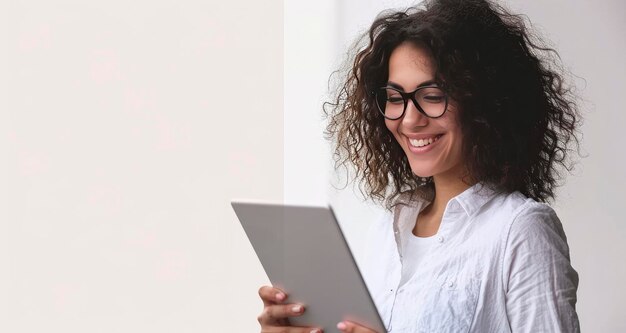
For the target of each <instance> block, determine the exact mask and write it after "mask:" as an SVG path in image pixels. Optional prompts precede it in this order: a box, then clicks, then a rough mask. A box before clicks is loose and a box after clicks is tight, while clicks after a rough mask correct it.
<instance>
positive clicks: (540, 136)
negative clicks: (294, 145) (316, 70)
mask: <svg viewBox="0 0 626 333" xmlns="http://www.w3.org/2000/svg"><path fill="white" fill-rule="evenodd" d="M367 37H369V38H368V41H369V43H368V45H366V46H365V47H364V48H363V49H361V50H360V51H358V52H356V55H355V58H354V60H353V62H352V63H351V64H352V66H351V68H350V70H349V72H348V73H347V75H346V76H345V78H344V79H343V81H342V83H341V85H340V86H339V87H338V89H337V92H338V94H337V97H336V99H335V100H334V102H332V103H327V104H326V105H325V112H326V115H327V117H328V119H329V123H328V126H327V132H326V133H327V136H328V138H330V139H333V142H334V144H335V158H336V162H337V165H338V166H340V165H345V166H349V167H352V168H354V170H355V171H356V172H355V177H356V179H357V180H359V181H360V185H361V188H362V190H363V193H365V194H367V196H368V198H370V199H372V200H374V201H376V202H378V203H380V204H381V205H383V206H385V207H386V208H387V209H388V214H386V215H385V216H384V218H383V219H381V220H380V221H379V222H378V223H376V224H375V225H374V226H373V227H372V229H371V232H370V236H369V238H368V241H367V242H366V246H367V248H368V250H369V256H368V257H367V258H368V259H367V260H368V263H367V264H366V265H364V267H362V269H363V271H362V273H363V277H364V279H365V281H366V283H367V285H368V288H369V290H370V294H371V295H372V298H373V300H374V302H375V304H376V306H377V308H378V311H379V313H380V316H381V318H382V320H383V322H384V324H385V326H386V328H387V330H388V331H393V332H521V331H523V332H546V331H549V332H576V331H579V330H580V329H579V324H578V315H577V313H576V293H577V288H578V274H577V272H576V271H575V270H574V268H572V266H571V264H570V258H569V247H568V244H567V241H566V237H565V234H564V232H563V228H562V225H561V222H560V220H559V218H558V217H557V215H556V213H555V212H554V210H553V209H552V208H551V207H550V206H549V205H547V204H546V202H547V201H549V200H552V199H554V189H555V187H556V186H558V185H559V184H558V180H559V177H558V176H559V174H558V172H559V169H560V168H563V167H564V168H566V169H569V168H570V166H571V165H570V163H569V160H568V152H569V149H570V144H572V143H574V144H578V138H577V137H576V133H577V129H578V126H579V119H580V117H579V115H578V109H577V104H576V103H575V101H576V96H574V95H573V94H572V93H571V91H570V90H569V88H568V86H567V85H566V84H565V81H564V79H563V73H562V72H560V71H558V68H560V67H559V66H558V62H557V61H556V59H558V57H556V51H553V50H551V49H549V48H546V47H543V46H542V45H543V43H542V42H541V41H539V40H538V39H537V38H533V37H532V34H531V32H530V31H529V30H528V29H527V28H526V26H525V23H524V20H523V19H522V18H521V16H520V15H514V14H511V13H509V12H508V11H507V10H505V9H504V8H501V7H500V6H498V5H496V4H495V3H492V2H490V1H484V0H431V1H426V2H425V3H424V5H423V6H422V7H416V8H409V9H408V10H406V11H400V12H386V13H383V14H382V15H380V16H379V17H378V18H377V19H376V20H375V22H374V23H373V24H372V26H371V28H370V30H369V32H368V34H367ZM277 292H279V291H278V290H276V289H273V288H271V287H267V288H262V290H261V298H263V300H264V301H265V310H264V312H263V314H262V315H261V316H260V317H259V321H260V322H261V326H262V330H263V331H264V332H271V331H272V330H273V329H275V328H276V327H279V326H281V327H285V326H289V321H288V318H289V317H290V316H295V315H299V314H301V313H302V311H303V309H302V308H300V309H299V311H297V312H292V311H291V310H289V308H286V307H281V306H282V305H281V304H280V303H282V301H283V300H284V297H285V295H284V294H280V295H282V298H277V297H276V296H275V295H276V293H277ZM290 311H291V312H290ZM337 327H338V328H339V329H340V330H341V331H343V332H372V331H371V330H370V329H368V328H365V327H362V326H360V325H359V324H358V323H354V322H341V323H339V324H338V326H337ZM290 329H292V330H293V331H294V332H300V331H302V332H304V331H305V330H304V329H305V328H295V327H290ZM310 329H313V328H310Z"/></svg>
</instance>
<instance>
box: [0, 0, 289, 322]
mask: <svg viewBox="0 0 626 333" xmlns="http://www.w3.org/2000/svg"><path fill="white" fill-rule="evenodd" d="M0 13H2V17H1V18H2V22H3V23H4V24H3V27H4V28H3V29H0V31H2V35H1V37H2V43H1V44H0V58H1V59H0V60H2V61H1V62H0V66H1V67H0V76H1V77H2V81H1V82H2V87H1V88H2V89H1V90H0V93H1V94H2V95H1V96H0V101H1V103H2V104H1V109H0V117H1V118H0V124H1V125H0V126H2V140H0V142H2V148H3V149H2V152H3V155H2V156H3V162H2V163H0V168H1V170H0V171H2V183H1V186H2V187H3V188H4V189H3V191H2V201H1V202H2V206H1V207H0V210H1V211H2V215H1V220H0V234H1V235H2V236H1V237H0V242H1V243H2V247H1V248H0V253H1V254H0V260H2V261H1V262H0V264H1V265H0V283H1V285H2V288H1V289H0V299H2V302H0V304H1V305H0V332H15V333H16V332H64V333H68V332H81V333H82V332H254V331H257V330H258V323H257V322H256V316H257V315H258V314H259V312H260V308H261V307H262V303H261V302H260V300H259V299H258V296H257V295H256V293H257V290H258V287H259V286H260V285H261V284H265V283H268V280H267V277H266V275H265V273H264V272H263V270H262V268H261V265H260V264H259V262H258V259H257V258H256V256H255V255H254V252H253V251H252V248H251V247H250V245H249V242H248V241H247V239H246V238H245V234H244V232H243V230H242V229H241V227H240V225H239V223H238V222H237V220H236V217H235V215H234V213H233V212H232V209H231V207H230V204H229V200H230V199H231V198H233V197H239V198H241V197H246V198H263V199H266V200H273V201H282V200H283V190H284V188H283V5H282V2H280V1H278V2H277V1H269V2H260V1H237V2H228V1H209V2H206V1H204V2H203V1H193V2H189V1H184V2H180V1H174V0H164V1H121V0H113V1H95V2H94V1H87V2H86V1H75V0H74V1H73V0H57V1H37V0H24V1H11V2H8V1H2V2H1V3H0Z"/></svg>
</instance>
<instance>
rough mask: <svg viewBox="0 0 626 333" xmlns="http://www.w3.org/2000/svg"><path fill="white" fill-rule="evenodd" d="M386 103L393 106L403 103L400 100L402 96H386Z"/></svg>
mask: <svg viewBox="0 0 626 333" xmlns="http://www.w3.org/2000/svg"><path fill="white" fill-rule="evenodd" d="M387 102H389V103H393V104H399V103H404V100H403V99H402V96H388V97H387Z"/></svg>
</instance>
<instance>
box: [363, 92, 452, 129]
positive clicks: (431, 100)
mask: <svg viewBox="0 0 626 333" xmlns="http://www.w3.org/2000/svg"><path fill="white" fill-rule="evenodd" d="M374 95H375V98H376V106H377V107H378V111H380V113H382V115H383V116H384V117H385V118H387V119H390V120H396V119H400V118H402V116H404V112H405V111H406V106H407V105H408V103H409V100H411V101H413V104H414V105H415V107H417V110H418V111H419V112H421V113H423V114H424V115H425V116H427V117H429V118H439V117H441V116H442V115H443V114H444V113H445V112H446V110H447V109H448V95H447V94H446V93H445V91H443V89H442V88H441V87H439V86H434V85H431V86H424V87H419V88H417V89H415V90H414V91H412V92H404V91H400V90H399V89H396V88H393V87H382V88H379V89H377V90H376V91H374Z"/></svg>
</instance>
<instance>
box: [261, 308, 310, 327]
mask: <svg viewBox="0 0 626 333" xmlns="http://www.w3.org/2000/svg"><path fill="white" fill-rule="evenodd" d="M303 312H304V305H302V304H284V305H282V304H281V305H270V306H266V307H265V308H264V309H263V312H262V313H261V315H260V316H259V317H258V318H257V319H258V320H259V323H260V324H261V326H263V325H271V324H274V323H278V322H281V323H282V321H281V319H285V318H289V317H296V316H300V315H302V313H303Z"/></svg>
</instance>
